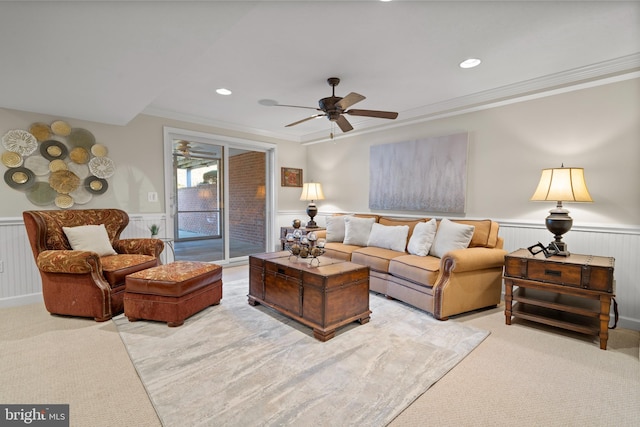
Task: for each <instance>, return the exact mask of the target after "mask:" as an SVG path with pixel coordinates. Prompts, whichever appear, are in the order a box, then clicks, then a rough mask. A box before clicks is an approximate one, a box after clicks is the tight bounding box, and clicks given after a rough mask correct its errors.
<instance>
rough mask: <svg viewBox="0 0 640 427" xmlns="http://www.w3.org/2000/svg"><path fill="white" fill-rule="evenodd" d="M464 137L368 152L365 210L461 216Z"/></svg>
mask: <svg viewBox="0 0 640 427" xmlns="http://www.w3.org/2000/svg"><path fill="white" fill-rule="evenodd" d="M468 148H469V136H468V133H467V132H464V133H458V134H453V135H447V136H439V137H429V138H424V139H419V140H413V141H405V142H398V143H394V144H384V145H374V146H372V147H371V148H370V151H369V155H370V162H369V183H370V186H369V208H370V209H372V210H376V209H380V210H399V211H426V212H442V213H464V212H465V202H466V193H467V153H468Z"/></svg>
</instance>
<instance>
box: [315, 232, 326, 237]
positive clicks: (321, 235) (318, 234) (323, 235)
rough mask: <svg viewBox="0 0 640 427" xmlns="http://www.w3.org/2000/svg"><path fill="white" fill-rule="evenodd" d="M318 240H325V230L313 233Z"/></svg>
mask: <svg viewBox="0 0 640 427" xmlns="http://www.w3.org/2000/svg"><path fill="white" fill-rule="evenodd" d="M315 233H316V236H317V237H318V239H326V238H327V230H318V231H316V232H315Z"/></svg>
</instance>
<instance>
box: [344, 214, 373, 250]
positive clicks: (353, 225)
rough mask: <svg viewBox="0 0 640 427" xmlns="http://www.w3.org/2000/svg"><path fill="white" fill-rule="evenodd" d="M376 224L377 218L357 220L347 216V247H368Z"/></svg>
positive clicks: (345, 231) (345, 235)
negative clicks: (372, 229)
mask: <svg viewBox="0 0 640 427" xmlns="http://www.w3.org/2000/svg"><path fill="white" fill-rule="evenodd" d="M375 222H376V219H375V218H356V217H353V216H347V217H346V218H345V219H344V241H343V243H344V244H345V245H358V246H367V243H369V234H371V227H372V226H373V224H374V223H375Z"/></svg>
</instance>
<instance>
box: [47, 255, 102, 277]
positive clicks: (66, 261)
mask: <svg viewBox="0 0 640 427" xmlns="http://www.w3.org/2000/svg"><path fill="white" fill-rule="evenodd" d="M36 264H37V266H38V268H39V269H40V270H41V271H44V272H46V273H70V274H86V273H91V272H93V271H101V270H102V264H101V263H100V257H99V256H98V254H96V253H95V252H91V251H73V250H66V249H64V250H50V251H43V252H40V254H39V255H38V259H37V260H36Z"/></svg>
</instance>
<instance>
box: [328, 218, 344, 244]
mask: <svg viewBox="0 0 640 427" xmlns="http://www.w3.org/2000/svg"><path fill="white" fill-rule="evenodd" d="M346 217H347V215H334V216H329V217H327V219H326V228H327V237H326V239H327V242H342V241H344V220H345V218H346Z"/></svg>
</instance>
